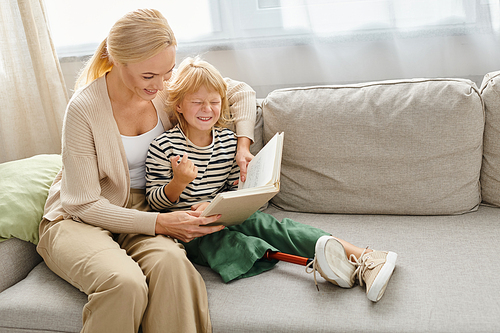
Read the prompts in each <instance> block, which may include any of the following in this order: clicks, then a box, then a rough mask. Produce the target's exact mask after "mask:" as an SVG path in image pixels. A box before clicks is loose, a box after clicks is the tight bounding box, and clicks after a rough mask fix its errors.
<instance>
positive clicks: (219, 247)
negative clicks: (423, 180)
mask: <svg viewBox="0 0 500 333" xmlns="http://www.w3.org/2000/svg"><path fill="white" fill-rule="evenodd" d="M167 90H168V96H169V97H168V99H167V106H168V110H169V112H170V114H171V121H172V122H173V123H176V126H175V127H174V128H172V129H170V130H168V131H166V132H165V133H163V134H162V135H160V136H159V137H157V138H156V139H155V140H154V141H153V142H152V143H151V146H150V148H149V152H148V157H147V159H146V197H147V200H148V201H149V203H150V205H151V206H152V207H153V208H154V209H156V210H159V211H165V210H172V211H179V210H181V211H182V210H186V209H192V210H195V211H199V210H203V209H204V208H205V207H206V205H207V204H208V201H210V200H211V199H213V198H214V197H215V195H216V194H217V193H219V192H220V191H224V190H226V189H228V188H232V187H234V185H236V182H237V180H238V173H239V169H238V165H237V163H236V162H235V153H236V138H235V135H234V133H233V132H232V131H230V130H229V129H227V128H224V127H222V126H224V125H226V124H228V123H229V122H231V116H230V113H229V112H228V102H227V97H226V91H227V87H226V83H225V82H224V80H223V79H222V76H221V75H220V74H219V72H218V71H217V70H216V69H215V68H214V67H213V66H212V65H210V64H209V63H207V62H205V61H202V60H200V59H193V58H188V59H186V60H184V61H183V62H182V63H181V64H180V66H179V68H178V70H177V72H176V73H175V74H174V77H173V78H172V80H171V81H170V82H169V84H168V88H167ZM184 246H185V247H186V250H187V253H188V257H189V258H190V259H191V260H192V261H193V262H195V263H197V264H200V265H208V266H210V267H211V268H212V269H213V270H215V271H216V272H217V273H219V274H220V276H221V277H222V279H223V281H224V282H229V281H231V280H234V279H239V278H244V277H250V276H254V275H256V274H259V273H261V272H264V271H266V270H268V269H270V268H272V267H273V266H274V265H275V264H276V262H277V261H276V260H274V261H268V260H262V258H264V256H265V255H266V252H267V251H269V250H270V251H274V252H277V251H281V252H285V253H288V254H292V255H297V256H301V257H306V258H310V257H314V260H313V261H312V263H311V266H312V271H314V272H315V271H316V270H318V271H319V272H320V274H321V275H322V276H323V277H324V278H325V279H326V280H328V281H330V282H332V283H334V284H336V285H338V286H341V287H344V288H350V287H352V286H353V285H354V282H355V280H356V279H357V280H358V281H359V283H360V285H363V284H366V289H367V296H368V298H369V299H370V300H372V301H374V302H376V301H378V300H379V299H380V298H381V297H382V295H383V294H384V292H385V288H386V286H387V283H388V281H389V279H390V277H391V275H392V272H393V270H394V268H395V262H396V257H397V255H396V254H395V253H393V252H382V251H372V250H368V249H362V248H359V247H356V246H354V245H352V244H350V243H347V242H345V241H343V240H340V239H337V238H334V237H332V236H331V235H330V234H329V233H327V232H325V231H323V230H320V229H317V228H313V227H311V226H308V225H304V224H301V223H298V222H295V221H292V220H290V219H284V220H283V221H281V222H279V221H278V220H276V219H275V218H274V217H273V216H271V215H269V214H265V213H262V212H260V211H257V212H256V213H254V214H253V215H252V216H251V217H250V218H248V219H247V220H246V221H244V222H243V223H242V224H240V225H236V226H231V227H227V228H225V229H223V230H221V231H219V232H217V233H213V234H210V235H206V236H203V237H198V238H196V239H195V240H193V241H191V242H189V243H185V244H184Z"/></svg>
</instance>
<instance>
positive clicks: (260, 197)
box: [202, 133, 283, 226]
mask: <svg viewBox="0 0 500 333" xmlns="http://www.w3.org/2000/svg"><path fill="white" fill-rule="evenodd" d="M282 151H283V133H276V134H275V135H274V136H273V138H272V139H271V140H269V142H268V143H267V144H266V145H265V146H264V147H263V148H262V149H261V150H260V151H259V153H258V154H257V155H256V156H255V157H254V158H253V159H252V161H250V163H249V164H248V168H247V179H246V181H245V182H244V183H243V182H241V181H240V183H239V185H238V190H237V191H228V192H223V193H219V194H217V196H216V197H215V198H214V199H213V200H212V202H211V203H210V205H208V206H207V208H205V210H204V211H203V213H202V216H210V215H216V214H221V215H222V216H221V218H220V219H218V220H217V222H215V223H213V224H223V225H225V226H229V225H236V224H240V223H243V222H244V221H245V220H246V219H247V218H249V217H250V215H252V214H253V213H255V212H256V211H257V210H258V209H259V208H260V207H262V206H263V205H264V204H266V203H267V202H268V201H269V200H270V199H271V198H272V197H274V196H275V195H276V194H277V193H278V192H279V189H280V173H281V155H282Z"/></svg>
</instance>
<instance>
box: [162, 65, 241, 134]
mask: <svg viewBox="0 0 500 333" xmlns="http://www.w3.org/2000/svg"><path fill="white" fill-rule="evenodd" d="M201 87H206V88H207V89H208V90H214V91H216V92H217V93H218V94H219V95H220V97H221V113H220V117H219V120H218V121H217V123H216V124H215V126H222V127H226V126H227V125H228V124H229V123H230V122H232V118H231V114H230V111H229V102H228V100H227V83H226V82H225V81H224V78H223V77H222V75H221V74H220V73H219V71H218V70H217V69H216V68H215V67H214V66H213V65H211V64H209V63H208V62H206V61H204V60H201V59H200V58H199V57H196V58H186V59H184V60H183V61H182V62H181V64H180V65H179V68H178V69H177V71H176V72H175V73H174V74H173V75H172V78H171V79H170V81H168V82H167V92H168V97H167V101H166V108H167V112H168V113H169V115H170V121H171V123H172V124H173V125H175V124H179V125H180V127H181V129H182V130H183V131H184V133H185V134H186V135H187V122H186V120H185V119H184V116H183V115H182V113H179V112H178V111H177V106H178V105H180V104H181V103H182V101H183V100H184V97H185V96H186V95H187V94H189V93H194V92H196V91H198V89H200V88H201Z"/></svg>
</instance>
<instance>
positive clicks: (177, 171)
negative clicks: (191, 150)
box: [170, 153, 198, 186]
mask: <svg viewBox="0 0 500 333" xmlns="http://www.w3.org/2000/svg"><path fill="white" fill-rule="evenodd" d="M179 159H180V161H179ZM170 163H172V173H173V177H172V180H174V179H175V181H176V182H177V183H178V184H182V185H184V186H187V185H188V184H189V183H191V182H192V181H193V180H195V179H196V176H197V175H198V167H197V166H196V165H194V163H193V162H192V161H191V160H189V158H188V154H187V153H185V154H184V156H182V159H181V157H180V156H179V155H177V156H174V157H171V158H170Z"/></svg>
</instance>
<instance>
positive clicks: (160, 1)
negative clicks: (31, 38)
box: [45, 0, 500, 57]
mask: <svg viewBox="0 0 500 333" xmlns="http://www.w3.org/2000/svg"><path fill="white" fill-rule="evenodd" d="M45 3H46V7H47V12H48V17H49V24H50V27H51V32H52V36H53V40H54V43H55V45H56V49H57V51H58V54H59V55H60V56H62V57H64V56H70V55H87V54H91V53H93V51H94V50H95V48H96V46H97V44H98V43H99V42H101V41H102V40H103V39H104V37H105V36H106V35H107V32H108V30H109V29H110V27H111V26H112V24H113V23H114V22H115V21H116V20H117V19H118V18H119V17H121V16H122V15H123V14H125V13H126V12H128V11H130V10H133V9H136V8H145V7H149V8H156V9H158V10H160V11H161V12H162V13H163V14H164V15H165V17H166V18H167V20H169V23H170V25H171V26H172V28H173V30H174V31H175V33H176V37H177V39H178V41H179V44H180V47H182V46H187V47H197V48H203V47H207V45H209V47H210V48H214V47H216V48H217V47H218V48H227V47H233V46H231V45H233V44H235V43H266V41H267V44H269V43H270V41H271V43H274V42H275V41H276V38H280V39H282V40H283V39H285V40H286V39H288V40H292V42H296V40H297V39H299V40H301V41H302V42H304V40H307V39H311V38H323V39H324V38H326V39H332V38H333V39H336V38H346V37H347V38H360V36H361V37H363V36H366V35H370V36H373V35H380V36H384V34H385V35H387V34H388V33H389V34H394V33H396V34H399V35H403V36H412V35H415V34H422V33H426V32H427V33H428V32H432V33H434V34H435V33H439V34H463V33H467V32H470V31H477V30H488V29H495V30H496V31H498V30H499V29H500V18H499V16H500V12H499V4H498V3H499V1H498V0H477V1H476V0H232V1H231V0H183V1H173V0H169V1H165V0H144V1H136V0H122V1H120V2H108V1H102V0H87V1H77V2H75V1H65V0H45ZM490 9H491V10H490ZM478 18H482V21H478ZM485 18H486V20H485ZM492 22H493V23H492ZM294 40H295V41H294Z"/></svg>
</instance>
